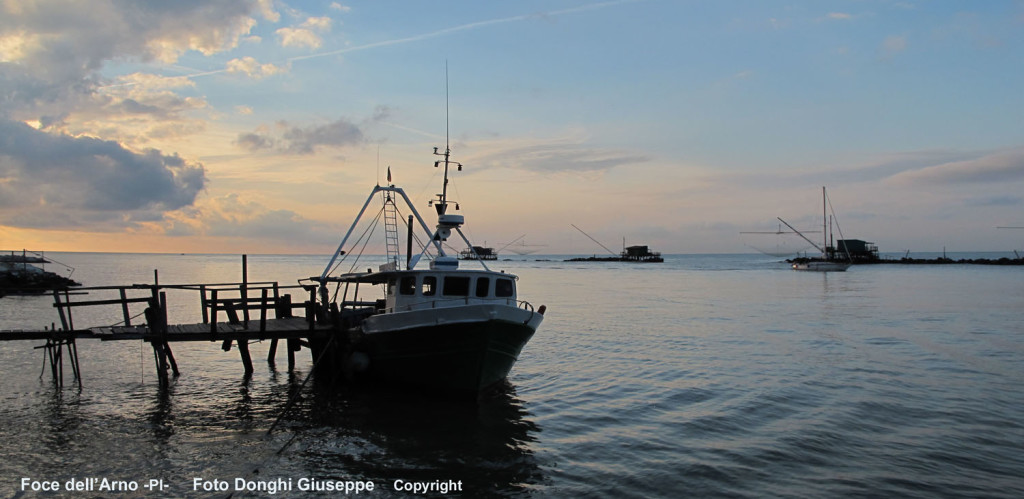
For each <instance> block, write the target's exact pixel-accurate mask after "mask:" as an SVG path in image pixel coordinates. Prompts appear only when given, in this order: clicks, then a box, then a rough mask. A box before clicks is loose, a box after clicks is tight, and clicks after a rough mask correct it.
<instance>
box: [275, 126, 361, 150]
mask: <svg viewBox="0 0 1024 499" xmlns="http://www.w3.org/2000/svg"><path fill="white" fill-rule="evenodd" d="M284 139H285V140H286V141H287V144H288V146H287V150H288V152H291V153H295V154H313V152H314V151H315V150H316V148H317V147H320V146H327V147H339V146H346V145H353V144H358V143H360V142H362V141H363V132H362V131H361V130H360V129H359V127H358V126H356V125H355V124H353V123H351V122H350V121H348V120H345V119H344V118H342V119H339V120H337V121H334V122H333V123H328V124H326V125H319V126H309V127H305V128H303V127H298V126H293V127H290V128H289V129H288V130H287V131H286V132H285V133H284Z"/></svg>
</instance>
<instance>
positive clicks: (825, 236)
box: [821, 185, 828, 260]
mask: <svg viewBox="0 0 1024 499" xmlns="http://www.w3.org/2000/svg"><path fill="white" fill-rule="evenodd" d="M826 204H827V203H826V201H825V186H824V185H823V186H821V239H822V241H821V243H822V244H823V245H824V246H825V250H824V251H822V254H821V256H823V257H825V259H826V260H828V225H827V222H828V211H827V209H826V208H825V205H826Z"/></svg>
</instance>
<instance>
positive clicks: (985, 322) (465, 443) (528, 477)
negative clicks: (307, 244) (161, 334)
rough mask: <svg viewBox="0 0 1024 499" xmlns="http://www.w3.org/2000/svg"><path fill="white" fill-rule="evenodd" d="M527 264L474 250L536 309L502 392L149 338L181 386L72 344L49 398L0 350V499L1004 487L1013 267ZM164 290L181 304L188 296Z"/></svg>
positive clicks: (742, 259) (30, 371)
mask: <svg viewBox="0 0 1024 499" xmlns="http://www.w3.org/2000/svg"><path fill="white" fill-rule="evenodd" d="M51 256H53V257H54V258H56V259H58V260H60V261H62V262H65V263H67V264H69V265H72V266H74V267H75V268H76V269H77V270H76V271H75V274H74V277H75V278H77V279H78V280H79V281H82V282H83V283H85V284H86V285H106V284H130V283H134V282H138V283H148V282H152V281H153V277H154V276H153V270H154V269H159V279H160V282H161V283H165V284H166V283H186V282H237V281H239V280H240V279H241V277H240V267H241V263H240V262H241V259H240V257H238V256H222V255H213V256H211V255H112V254H53V255H51ZM915 256H921V255H915ZM954 256H955V255H954ZM990 256H991V255H990ZM994 256H995V257H997V258H998V257H999V256H1006V255H994ZM536 258H538V257H520V259H519V260H518V261H500V262H496V263H495V264H492V268H493V267H497V268H499V269H505V270H507V271H509V272H513V273H516V274H518V275H519V276H520V281H519V291H520V297H521V298H523V299H526V300H529V301H531V302H532V303H533V304H534V305H535V306H539V305H540V304H544V305H547V309H548V312H547V318H546V320H545V322H544V324H543V325H542V326H541V329H540V330H539V331H538V333H537V334H536V336H535V337H534V339H533V340H532V341H531V342H530V343H529V344H528V345H527V347H526V349H525V350H524V352H523V354H522V356H521V358H520V360H519V362H518V363H517V364H516V366H515V368H514V369H513V371H512V373H511V375H510V379H509V386H508V387H507V389H506V390H504V392H503V393H500V394H498V395H496V396H494V397H492V398H489V399H487V400H484V401H482V402H481V403H479V404H465V403H457V402H452V401H444V400H433V399H428V398H423V397H417V396H413V395H408V394H400V393H367V392H365V391H363V390H353V389H349V388H337V387H333V388H332V387H330V386H326V383H323V382H317V381H316V380H315V379H314V381H311V382H310V383H309V384H307V385H305V386H302V381H303V379H304V378H305V377H306V375H307V373H308V371H309V368H310V365H311V361H310V359H309V354H308V351H305V350H304V351H303V352H300V355H299V362H298V365H297V370H296V372H295V373H293V374H289V373H287V372H286V369H285V365H286V361H285V360H284V354H283V352H280V353H279V359H278V363H277V368H276V370H275V369H274V368H272V367H271V366H269V365H268V364H267V363H266V362H265V361H257V362H256V372H255V373H253V374H252V376H250V377H245V376H244V375H243V372H242V366H241V362H240V361H239V359H238V354H237V352H236V351H235V350H232V351H231V352H223V351H222V350H220V348H219V347H220V345H219V344H214V343H194V344H175V345H173V347H174V349H175V355H176V357H177V359H178V363H179V365H180V366H181V370H182V375H181V377H179V378H177V379H176V380H174V381H173V382H172V386H171V387H170V389H169V390H168V391H167V392H165V393H161V391H160V390H159V389H158V386H157V380H156V376H155V371H154V368H153V360H152V353H151V350H149V348H148V345H146V344H143V343H141V342H109V343H101V342H99V341H95V340H81V341H79V349H80V357H81V360H82V365H83V367H82V370H83V377H84V380H83V388H82V389H81V390H79V389H78V387H77V386H76V385H74V384H72V383H70V380H67V381H66V384H65V387H64V388H63V389H56V388H55V387H54V384H53V382H52V380H51V378H50V375H49V373H48V372H45V373H44V374H43V375H42V377H40V372H41V371H42V367H43V363H42V360H43V359H42V353H41V351H40V350H34V349H33V348H32V347H33V346H35V344H36V343H38V342H35V343H34V342H20V341H19V342H0V496H25V497H31V496H35V495H36V493H33V492H21V479H22V478H32V479H36V480H55V481H58V482H60V487H62V488H63V487H64V486H65V484H66V482H67V481H68V480H70V479H72V478H77V479H83V478H88V477H96V478H101V479H102V478H107V479H109V480H122V481H126V482H127V481H135V482H138V483H139V486H140V488H139V490H138V491H136V492H130V493H119V494H110V493H100V492H78V493H67V492H66V491H65V492H62V494H64V495H69V496H80V497H94V496H96V497H98V496H104V497H109V496H114V497H160V496H191V497H207V496H211V495H217V494H214V493H212V492H207V491H203V490H194V486H193V480H194V479H195V478H202V479H204V480H207V481H212V480H215V479H216V480H222V481H224V482H227V483H228V484H229V486H230V490H229V491H228V492H221V493H220V494H219V495H220V496H222V497H223V496H226V495H227V494H228V493H230V492H233V491H234V485H235V483H234V482H235V479H236V478H243V479H245V480H249V481H251V482H254V483H255V482H256V481H262V482H263V483H269V482H271V481H276V480H283V481H285V482H287V481H290V482H291V486H292V490H291V491H287V490H280V491H276V494H274V495H273V497H298V496H305V495H309V494H308V493H306V492H300V491H299V490H298V483H299V481H300V479H303V478H305V479H309V478H313V479H316V480H318V481H319V483H323V482H327V481H334V480H338V481H370V482H373V483H374V485H375V490H374V491H373V493H372V495H374V496H381V497H391V496H395V497H401V496H404V495H406V492H403V491H396V490H394V489H395V482H396V481H397V480H403V481H404V482H403V483H406V484H408V483H416V482H420V483H426V484H434V487H435V490H437V489H436V487H439V486H440V484H441V483H442V482H444V483H446V484H447V483H448V481H449V480H452V481H455V482H459V481H461V485H462V491H461V492H456V493H461V494H462V495H465V496H470V497H505V496H541V497H548V496H557V497H624V496H625V497H630V496H632V497H681V496H694V497H831V496H853V497H1022V496H1024V478H1022V477H1024V321H1022V320H1021V319H1022V314H1021V310H1022V305H1024V268H1018V267H985V266H969V265H948V266H900V265H879V266H858V267H854V268H853V269H851V270H850V271H849V272H846V273H830V274H815V273H799V272H793V271H791V270H789V269H788V268H787V266H786V265H785V264H784V263H781V262H779V261H778V259H775V258H771V257H764V256H757V255H682V256H670V257H668V258H667V259H666V262H665V263H664V264H649V265H636V264H633V265H628V264H619V263H569V262H562V261H558V260H559V257H550V259H551V260H550V261H535V259H536ZM322 263H323V261H322V259H321V258H320V257H283V256H250V257H249V280H250V281H261V280H278V281H281V282H282V283H288V284H291V283H294V282H295V279H296V278H297V277H307V276H311V275H316V274H319V273H320V271H321V270H322V269H321V265H322ZM169 301H171V306H172V314H174V315H175V316H176V317H181V321H182V322H185V321H187V320H192V319H194V318H196V317H197V316H198V310H199V307H198V304H197V303H194V301H197V300H194V298H193V297H191V296H182V297H178V296H177V295H173V294H172V295H171V296H169ZM179 301H180V303H179ZM50 303H51V302H50V300H49V299H47V298H23V297H7V298H3V299H0V329H13V328H26V327H38V326H41V325H44V324H46V325H48V324H49V323H50V322H55V321H57V318H56V315H55V314H54V312H53V309H52V307H51V306H50ZM76 314H78V311H76ZM117 320H119V313H118V312H117V311H113V312H111V313H108V314H102V313H97V314H93V315H91V316H90V315H89V314H87V313H85V312H83V313H82V315H76V316H75V321H76V325H85V324H90V325H104V324H111V323H114V322H116V321H117ZM172 320H174V318H172ZM266 349H267V344H254V345H253V355H254V357H255V358H256V359H261V358H265V356H266ZM293 394H297V395H298V396H297V398H296V400H297V402H296V403H295V406H294V407H293V408H292V409H291V410H287V411H286V410H285V407H286V404H287V401H288V400H289V398H290V397H291V396H292V395H293ZM282 413H283V414H284V416H283V417H282V418H281V423H280V425H279V427H278V428H277V429H276V430H275V431H274V432H273V433H271V434H270V435H267V430H268V428H269V427H270V426H271V425H272V424H273V423H274V421H275V420H276V419H277V418H278V417H279V416H280V415H281V414H282ZM150 479H156V480H159V479H162V480H163V483H164V484H165V488H164V490H163V491H162V492H151V491H148V490H145V488H143V487H142V486H143V485H145V484H146V483H148V481H149V480H150ZM275 483H277V482H275ZM450 492H451V491H450ZM235 495H236V496H238V495H249V496H255V497H271V496H272V495H271V494H269V491H261V492H255V493H250V494H238V493H236V494H235ZM333 495H337V494H333ZM363 495H366V494H365V493H364V494H363ZM434 495H437V494H436V493H435V494H434Z"/></svg>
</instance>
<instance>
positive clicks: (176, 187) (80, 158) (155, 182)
mask: <svg viewBox="0 0 1024 499" xmlns="http://www.w3.org/2000/svg"><path fill="white" fill-rule="evenodd" d="M205 185H206V174H205V169H204V168H203V166H202V165H200V164H194V163H190V162H187V161H185V160H184V159H182V158H181V157H179V156H177V155H173V154H172V155H166V154H163V153H161V152H160V151H157V150H155V149H150V150H147V151H144V152H141V153H138V152H133V151H130V150H128V149H126V148H124V147H123V146H121V145H120V144H118V143H117V142H113V141H108V140H100V139H96V138H91V137H72V136H68V135H63V134H54V133H47V132H44V131H41V130H37V129H34V128H32V127H30V126H28V125H25V124H24V123H18V122H14V121H10V120H0V223H2V224H4V225H11V226H18V227H39V226H58V225H59V226H65V227H77V225H78V224H81V223H86V222H97V223H100V222H102V223H103V224H106V225H114V226H121V227H123V226H132V225H134V224H135V223H137V222H138V221H140V220H150V219H154V218H159V217H160V216H161V214H162V213H163V212H166V211H170V210H176V209H179V208H182V207H185V206H188V205H190V204H192V203H193V202H194V201H195V198H196V196H197V195H198V194H199V192H200V191H202V190H203V188H204V187H205Z"/></svg>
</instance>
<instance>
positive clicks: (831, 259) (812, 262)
mask: <svg viewBox="0 0 1024 499" xmlns="http://www.w3.org/2000/svg"><path fill="white" fill-rule="evenodd" d="M828 207H829V203H828V194H826V192H825V187H824V186H822V188H821V217H822V221H821V226H822V227H821V232H822V243H821V246H818V243H816V242H814V241H812V240H810V239H808V238H807V236H805V235H803V233H801V232H800V231H798V230H796V229H795V228H794V227H793V226H792V225H790V224H789V223H788V222H786V221H785V220H783V219H782V217H778V218H779V221H780V222H782V223H784V224H786V227H789V228H790V229H792V230H793V232H796V233H797V235H799V236H800V237H802V238H804V240H805V241H807V242H808V243H810V244H811V245H812V246H814V247H815V248H816V249H817V250H818V251H820V252H821V256H820V257H817V258H808V257H799V258H794V259H792V260H789V262H790V264H791V265H792V267H793V270H810V271H816V272H844V271H846V269H848V268H850V264H851V258H850V255H849V253H848V252H845V253H844V254H845V255H846V259H845V260H840V259H839V258H837V256H836V255H837V253H838V252H837V251H836V249H835V246H834V245H831V244H829V239H830V238H831V236H832V234H831V230H830V226H831V224H830V223H829V217H828ZM840 236H842V234H840ZM844 251H845V246H844Z"/></svg>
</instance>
